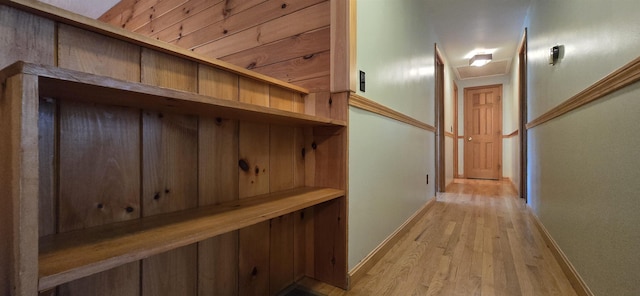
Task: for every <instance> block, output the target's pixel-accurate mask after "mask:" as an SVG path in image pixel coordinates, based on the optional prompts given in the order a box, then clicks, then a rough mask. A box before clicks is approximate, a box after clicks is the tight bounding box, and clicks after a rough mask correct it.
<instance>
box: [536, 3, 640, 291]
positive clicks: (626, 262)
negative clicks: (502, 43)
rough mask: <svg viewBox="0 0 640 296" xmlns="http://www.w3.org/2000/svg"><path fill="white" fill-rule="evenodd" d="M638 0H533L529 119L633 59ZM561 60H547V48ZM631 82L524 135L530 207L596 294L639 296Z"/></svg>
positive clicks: (639, 141) (639, 44)
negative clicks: (560, 51) (557, 50)
mask: <svg viewBox="0 0 640 296" xmlns="http://www.w3.org/2000/svg"><path fill="white" fill-rule="evenodd" d="M639 10H640V2H638V1H635V0H618V1H599V0H564V1H543V0H534V1H532V7H531V9H530V15H529V24H528V27H529V31H528V32H529V65H528V67H529V70H528V71H529V73H528V75H529V77H528V78H529V81H528V82H529V93H528V107H529V108H528V109H529V120H532V119H535V118H537V117H538V116H540V115H541V114H543V113H544V112H545V111H547V110H549V109H551V108H553V107H555V106H557V105H558V104H559V103H561V102H563V101H565V100H566V99H568V98H570V97H571V96H573V95H574V94H576V93H577V92H579V91H581V90H583V89H585V88H586V87H588V86H589V85H591V84H592V83H594V82H595V81H597V80H599V79H600V78H602V77H604V76H605V75H607V74H608V73H610V72H612V71H614V70H615V69H617V68H619V67H620V66H622V65H624V64H626V63H628V62H629V61H631V60H633V59H635V58H636V57H638V54H639V51H638V48H640V22H638V11H639ZM558 44H560V45H564V48H565V53H564V57H563V58H562V59H561V61H560V63H558V64H557V65H555V66H551V65H549V64H548V63H547V53H548V51H549V48H550V47H552V46H554V45H558ZM638 114H640V85H638V84H636V85H634V86H631V87H628V88H626V89H624V90H621V91H618V92H616V93H614V94H611V95H609V96H607V97H606V98H604V99H601V100H599V101H597V102H595V103H592V104H589V105H587V106H584V107H582V108H579V109H577V110H575V111H573V112H571V113H569V114H566V115H564V116H562V117H559V118H556V119H554V120H552V121H549V122H547V123H545V124H542V125H540V126H537V127H535V128H533V129H530V130H529V139H528V141H529V147H528V161H529V167H528V182H529V192H528V196H529V201H530V205H531V207H532V208H533V210H534V212H535V214H536V215H537V216H538V217H539V218H540V220H541V221H542V223H543V224H544V225H545V227H546V228H547V229H548V230H549V232H550V233H551V235H552V237H553V238H554V239H555V240H556V241H557V242H558V244H559V246H560V248H561V249H562V251H564V253H565V254H566V255H567V257H568V258H569V260H570V261H571V263H572V264H573V265H574V266H575V268H576V269H577V271H578V273H579V274H580V275H581V276H582V277H583V279H584V280H585V281H586V283H587V285H588V286H589V287H590V288H591V290H592V291H593V292H594V294H595V295H640V284H638V274H640V256H639V255H638V252H637V250H638V246H640V214H639V213H640V200H639V196H638V192H640V182H638V179H640V169H639V168H640V149H638V147H640V146H639V145H640V129H638V118H639V117H638Z"/></svg>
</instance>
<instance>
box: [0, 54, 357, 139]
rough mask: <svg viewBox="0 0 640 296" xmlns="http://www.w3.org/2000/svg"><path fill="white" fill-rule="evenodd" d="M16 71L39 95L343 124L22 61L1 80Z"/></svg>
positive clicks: (209, 113) (273, 120)
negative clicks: (33, 80) (34, 82)
mask: <svg viewBox="0 0 640 296" xmlns="http://www.w3.org/2000/svg"><path fill="white" fill-rule="evenodd" d="M19 73H23V74H29V75H35V76H38V77H39V91H40V96H41V97H50V98H55V99H66V100H77V101H85V102H94V103H98V104H108V105H117V106H127V107H135V108H142V109H150V110H158V111H164V112H173V113H183V114H196V115H204V116H210V117H220V118H223V119H237V120H244V121H254V122H266V123H274V124H282V125H307V126H346V122H345V121H343V120H335V119H330V118H323V117H317V116H312V115H307V114H301V113H295V112H290V111H283V110H278V109H274V108H269V107H264V106H257V105H253V104H248V103H243V102H238V101H231V100H223V99H218V98H214V97H209V96H204V95H200V94H196V93H191V92H185V91H179V90H174V89H167V88H162V87H157V86H151V85H146V84H142V83H136V82H128V81H123V80H118V79H113V78H109V77H104V76H98V75H93V74H87V73H83V72H78V71H73V70H67V69H62V68H57V67H53V66H45V65H35V64H29V63H24V62H18V63H16V64H13V65H12V66H9V67H7V68H6V69H5V70H3V71H2V73H0V80H1V81H4V79H3V78H5V77H8V76H12V75H15V74H19Z"/></svg>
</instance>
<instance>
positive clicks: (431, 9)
mask: <svg viewBox="0 0 640 296" xmlns="http://www.w3.org/2000/svg"><path fill="white" fill-rule="evenodd" d="M424 1H426V2H427V4H426V7H427V12H426V15H427V17H429V18H431V22H430V23H431V24H432V25H433V26H434V29H435V32H436V34H437V35H438V37H439V39H440V42H439V43H438V48H439V49H440V51H441V52H442V53H443V54H444V55H445V56H446V58H447V60H448V62H449V65H450V66H451V67H452V68H453V69H457V68H458V67H468V66H469V56H468V55H469V53H471V52H472V51H473V50H476V49H488V50H495V51H493V60H494V61H501V60H507V61H508V63H511V59H512V58H513V57H514V56H515V53H516V50H517V47H518V44H519V42H520V39H521V37H522V33H523V30H524V28H523V24H524V22H525V18H526V16H527V10H528V9H529V4H530V2H531V0H424ZM507 69H508V68H507ZM455 72H456V75H458V71H455ZM479 72H481V71H479ZM504 74H506V73H504ZM479 75H481V74H479ZM492 75H495V73H494V74H492ZM461 78H462V77H460V76H458V79H461Z"/></svg>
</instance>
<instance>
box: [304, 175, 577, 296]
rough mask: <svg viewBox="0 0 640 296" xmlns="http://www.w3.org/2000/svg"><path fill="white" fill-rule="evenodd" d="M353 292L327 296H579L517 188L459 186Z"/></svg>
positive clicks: (325, 290) (326, 290)
mask: <svg viewBox="0 0 640 296" xmlns="http://www.w3.org/2000/svg"><path fill="white" fill-rule="evenodd" d="M447 189H448V192H447V193H443V194H441V195H438V198H437V202H436V204H435V205H434V206H433V207H432V208H431V209H429V211H428V212H427V213H426V214H425V215H424V216H423V217H422V219H420V221H419V222H418V223H416V225H415V226H414V227H413V228H412V229H411V230H410V231H409V233H408V234H407V235H405V236H404V237H403V238H402V239H401V240H400V241H399V242H398V244H396V245H395V246H394V247H393V248H392V249H391V250H390V251H389V252H388V253H387V254H386V255H385V256H384V257H383V259H382V260H381V261H380V262H378V263H377V264H376V265H375V266H374V267H373V268H372V269H371V270H370V271H369V272H368V273H367V274H366V275H365V276H364V277H363V278H362V280H360V281H359V282H357V283H354V284H353V286H352V289H351V290H350V291H349V292H345V291H343V290H340V289H338V288H334V287H331V286H328V285H325V284H320V283H317V282H314V281H312V280H304V281H303V282H302V284H303V285H304V286H307V287H308V288H311V289H313V290H315V291H317V292H320V293H322V294H326V295H464V296H467V295H483V296H485V295H509V296H512V295H536V296H537V295H576V293H575V291H574V290H573V288H572V287H571V285H570V284H569V281H568V280H567V278H566V276H565V275H564V274H563V272H562V270H561V269H560V266H559V265H558V263H557V261H556V260H555V258H554V257H553V255H552V254H551V251H550V250H549V248H548V247H547V246H546V244H545V242H544V240H543V238H542V237H541V235H540V233H539V232H538V230H537V228H536V226H535V225H534V224H533V222H532V221H530V219H529V216H528V214H527V210H526V207H525V205H524V203H523V202H522V200H520V199H519V198H517V197H516V193H515V192H514V191H513V188H512V186H510V184H509V183H507V182H501V181H482V180H455V182H454V183H453V184H452V185H451V186H449V187H448V188H447Z"/></svg>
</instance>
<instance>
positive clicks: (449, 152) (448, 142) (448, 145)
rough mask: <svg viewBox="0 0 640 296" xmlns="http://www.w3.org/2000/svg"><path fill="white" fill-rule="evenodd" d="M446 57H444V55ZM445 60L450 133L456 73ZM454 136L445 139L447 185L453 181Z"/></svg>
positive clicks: (446, 123)
mask: <svg viewBox="0 0 640 296" xmlns="http://www.w3.org/2000/svg"><path fill="white" fill-rule="evenodd" d="M443 58H444V57H443ZM444 59H445V61H444V63H445V72H444V130H445V131H446V132H449V133H453V121H454V120H455V117H454V111H455V110H454V108H453V107H454V106H453V103H454V101H455V100H456V99H457V98H454V97H453V95H454V93H453V79H454V75H453V73H452V71H451V67H450V66H449V62H448V61H447V60H446V58H444ZM453 141H454V139H453V138H450V137H445V141H444V156H445V159H444V163H445V165H444V166H445V168H444V176H445V183H444V184H445V186H446V185H449V184H450V183H451V182H453V173H454V172H453V158H454V155H453Z"/></svg>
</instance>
